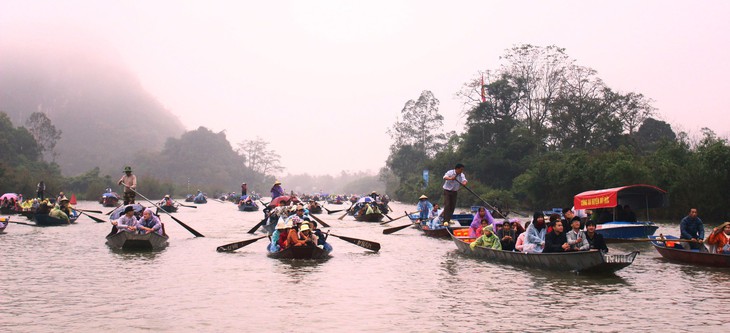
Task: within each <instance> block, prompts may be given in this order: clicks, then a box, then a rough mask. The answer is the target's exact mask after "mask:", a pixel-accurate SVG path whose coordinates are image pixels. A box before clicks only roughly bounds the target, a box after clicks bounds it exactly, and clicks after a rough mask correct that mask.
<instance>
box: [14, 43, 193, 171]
mask: <svg viewBox="0 0 730 333" xmlns="http://www.w3.org/2000/svg"><path fill="white" fill-rule="evenodd" d="M0 54H2V57H0V111H4V112H6V113H7V114H8V115H9V117H10V119H11V120H12V121H13V122H14V123H15V124H16V125H17V126H24V124H25V121H26V119H27V118H28V116H30V114H31V113H33V112H37V111H39V112H44V113H46V115H48V117H49V118H50V119H51V121H52V122H53V124H54V125H55V126H56V128H57V129H60V130H62V131H63V133H62V135H61V139H60V140H59V142H58V144H57V145H56V149H55V151H56V153H58V154H57V156H56V157H55V160H56V162H57V163H58V164H59V166H60V167H61V170H63V173H64V175H77V174H80V173H82V172H85V171H88V170H89V169H92V168H94V167H96V166H98V167H100V169H101V170H102V174H105V173H106V174H111V175H117V174H121V170H122V168H123V166H124V165H126V164H129V163H130V162H131V161H132V160H133V158H134V155H135V154H137V153H138V152H140V151H150V152H152V151H160V150H161V149H162V147H163V145H164V143H165V141H166V140H167V138H169V137H179V136H180V135H181V134H182V133H183V132H184V128H183V126H182V123H181V122H180V120H179V119H178V118H177V117H176V116H175V115H173V114H172V113H171V112H170V111H169V110H167V109H165V108H164V107H163V106H162V104H161V103H160V102H159V101H157V100H156V99H155V98H154V96H152V95H151V94H150V93H149V92H147V91H145V89H144V88H143V87H142V85H141V84H140V82H139V80H138V79H137V77H136V75H135V74H134V73H132V72H131V71H130V70H129V68H127V67H126V66H125V64H124V63H123V61H121V59H120V58H119V56H118V55H116V54H115V52H114V51H112V50H110V49H109V48H108V47H105V46H104V45H103V44H102V43H99V42H98V41H93V42H92V41H83V40H65V41H58V40H55V41H52V42H50V41H41V40H23V41H20V42H13V41H9V40H3V41H2V42H1V43H0ZM47 159H49V158H48V157H47Z"/></svg>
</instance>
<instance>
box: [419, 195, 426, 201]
mask: <svg viewBox="0 0 730 333" xmlns="http://www.w3.org/2000/svg"><path fill="white" fill-rule="evenodd" d="M423 199H428V197H427V196H426V195H425V194H424V195H421V196H420V197H418V200H423Z"/></svg>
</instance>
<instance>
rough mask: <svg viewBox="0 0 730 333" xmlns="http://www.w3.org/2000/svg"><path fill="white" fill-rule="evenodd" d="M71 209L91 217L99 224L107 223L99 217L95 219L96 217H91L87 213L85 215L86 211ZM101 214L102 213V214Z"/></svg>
mask: <svg viewBox="0 0 730 333" xmlns="http://www.w3.org/2000/svg"><path fill="white" fill-rule="evenodd" d="M71 209H73V210H75V211H77V212H79V213H81V214H82V215H86V216H88V217H89V218H90V219H92V220H94V221H96V222H97V223H104V222H106V221H104V220H102V219H100V218H98V217H94V216H91V215H89V214H86V213H85V212H84V211H81V210H78V209H76V208H71ZM100 213H101V212H100Z"/></svg>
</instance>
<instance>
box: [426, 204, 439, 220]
mask: <svg viewBox="0 0 730 333" xmlns="http://www.w3.org/2000/svg"><path fill="white" fill-rule="evenodd" d="M439 215H441V208H440V207H439V204H437V203H435V204H433V209H431V213H430V214H429V215H428V218H429V219H432V218H434V217H436V216H439Z"/></svg>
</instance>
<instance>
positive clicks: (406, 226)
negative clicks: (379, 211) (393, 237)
mask: <svg viewBox="0 0 730 333" xmlns="http://www.w3.org/2000/svg"><path fill="white" fill-rule="evenodd" d="M414 224H415V223H410V224H405V225H401V226H397V227H392V228H388V229H383V235H390V234H392V233H394V232H396V231H398V230H403V229H405V228H408V227H410V226H412V225H414Z"/></svg>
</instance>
